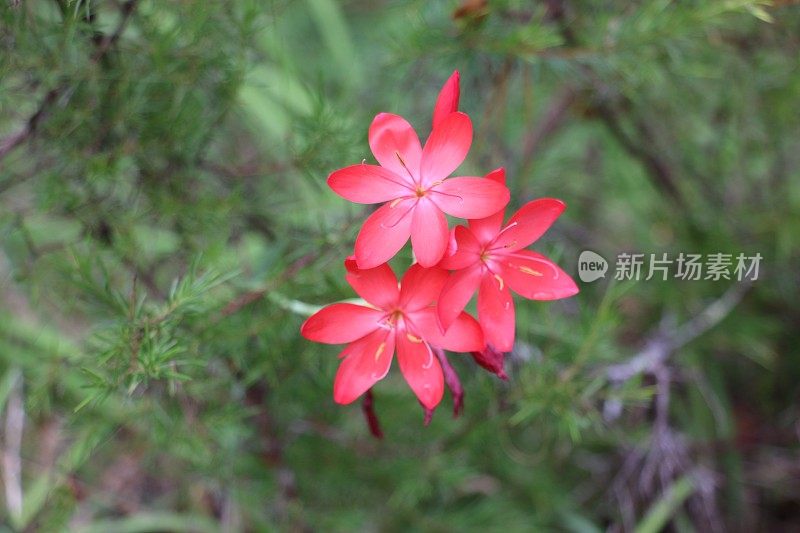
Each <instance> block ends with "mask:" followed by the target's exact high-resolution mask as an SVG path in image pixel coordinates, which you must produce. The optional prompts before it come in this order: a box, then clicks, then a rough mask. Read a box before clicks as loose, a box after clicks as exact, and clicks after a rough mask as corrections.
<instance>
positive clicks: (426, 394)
mask: <svg viewBox="0 0 800 533" xmlns="http://www.w3.org/2000/svg"><path fill="white" fill-rule="evenodd" d="M397 361H398V363H400V371H401V372H402V373H403V377H404V378H406V382H408V385H409V387H411V390H412V391H414V394H416V395H417V398H418V399H419V401H420V403H421V404H422V405H423V406H425V407H426V408H428V409H433V408H434V407H436V406H437V405H438V404H439V402H440V401H441V400H442V395H443V394H444V375H443V374H442V367H441V365H440V364H439V360H438V359H437V358H436V356H435V355H434V354H433V351H432V350H431V347H430V346H428V343H426V342H425V341H423V340H422V339H420V338H419V337H417V336H416V335H414V334H413V333H409V332H406V331H404V330H399V331H398V332H397Z"/></svg>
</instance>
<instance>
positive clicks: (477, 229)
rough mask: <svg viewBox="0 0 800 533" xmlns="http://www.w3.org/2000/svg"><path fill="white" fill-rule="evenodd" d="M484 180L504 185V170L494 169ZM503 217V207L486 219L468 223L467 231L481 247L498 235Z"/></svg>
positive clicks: (473, 220)
mask: <svg viewBox="0 0 800 533" xmlns="http://www.w3.org/2000/svg"><path fill="white" fill-rule="evenodd" d="M484 179H487V180H492V181H495V182H497V183H499V184H500V185H505V184H506V169H504V168H503V167H500V168H498V169H495V170H493V171H491V172H489V173H488V174H486V176H484ZM504 216H505V207H504V208H503V209H501V210H499V211H498V212H497V213H495V214H493V215H489V216H488V217H486V218H476V219H472V220H470V221H469V229H471V230H472V233H473V234H474V235H475V237H476V238H477V239H478V242H480V243H481V244H483V245H486V244H489V243H490V242H492V240H494V238H495V237H497V234H498V233H500V228H501V227H502V225H503V217H504Z"/></svg>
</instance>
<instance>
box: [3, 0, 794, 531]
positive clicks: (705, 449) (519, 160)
mask: <svg viewBox="0 0 800 533" xmlns="http://www.w3.org/2000/svg"><path fill="white" fill-rule="evenodd" d="M796 4H797V2H792V1H785V0H784V1H776V2H762V1H750V0H725V1H721V0H697V1H692V2H675V1H672V2H671V1H668V0H646V1H640V2H628V1H622V0H617V1H606V2H599V1H596V2H589V1H559V0H546V1H539V2H525V1H521V0H489V1H488V2H487V1H482V0H464V1H458V2H457V1H444V0H443V1H433V2H427V1H421V0H420V1H408V2H399V1H397V2H391V1H374V2H373V1H370V2H368V1H366V0H343V1H335V0H298V1H291V2H290V1H288V0H284V1H280V0H273V1H270V0H264V1H256V0H230V1H226V2H201V1H198V0H181V1H174V2H156V1H154V0H141V1H137V0H127V1H122V0H113V1H111V0H109V1H93V0H50V1H48V0H2V2H0V437H2V438H1V439H0V444H1V445H2V447H1V449H0V455H2V457H0V459H1V461H0V466H2V487H0V489H2V490H1V491H0V493H1V494H0V520H2V526H0V530H1V531H45V532H49V531H63V530H70V531H82V532H89V531H91V532H144V531H201V532H205V531H343V532H349V531H409V530H410V531H549V530H556V531H574V532H581V533H583V532H586V533H588V532H595V531H612V532H616V531H637V532H643V533H646V532H656V531H662V530H666V531H679V532H684V531H685V532H690V531H701V532H705V531H770V532H775V531H797V530H798V528H800V481H799V480H800V444H799V442H798V439H799V438H800V421H798V406H799V405H800V403H798V399H799V398H798V383H799V382H800V358H798V324H800V305H798V303H797V297H798V291H797V288H798V277H799V276H798V272H799V271H800V254H799V253H798V232H800V179H798V178H800V120H798V118H800V98H798V97H799V96H800V59H799V58H800V34H799V33H798V31H797V29H798V28H800V6H798V5H796ZM455 69H458V70H459V71H460V72H461V82H462V83H461V85H462V98H461V109H462V110H463V111H465V112H467V113H469V114H470V116H471V117H472V119H473V122H474V124H475V140H474V143H473V148H472V151H471V153H470V156H469V158H468V160H467V161H466V162H465V164H464V165H462V167H461V169H460V170H459V173H460V174H464V175H469V174H478V175H482V174H484V173H486V172H488V171H489V170H491V169H493V168H495V167H497V166H501V165H502V166H505V167H506V168H507V169H508V175H509V186H510V188H511V190H512V205H511V206H510V209H515V208H516V207H518V206H519V205H521V204H523V203H525V202H527V201H529V200H531V199H533V198H537V197H542V196H552V197H556V198H561V199H563V200H564V201H565V202H566V203H567V205H568V209H567V211H566V213H565V214H564V215H563V216H562V217H561V219H560V220H559V221H558V222H557V223H556V225H555V226H554V227H553V228H552V229H551V230H550V231H549V232H548V233H547V235H546V236H545V237H544V238H543V239H542V240H541V241H540V242H539V243H537V244H536V245H535V249H536V250H538V251H540V252H542V253H545V254H547V255H549V256H550V257H552V258H553V259H555V260H556V261H558V262H559V264H561V265H562V266H563V267H564V269H565V270H566V271H567V272H569V273H570V274H573V275H574V274H576V270H577V257H578V254H579V253H580V252H581V251H582V250H585V249H590V250H594V251H596V252H598V253H600V254H601V255H603V256H605V257H606V258H608V259H609V260H610V261H611V262H612V265H611V271H610V272H609V275H607V277H606V278H605V279H604V280H599V281H596V282H594V283H591V284H584V283H581V284H580V286H581V293H580V294H579V295H578V296H576V297H574V298H572V299H569V300H565V301H560V302H552V303H546V302H532V301H524V300H517V309H518V312H517V337H518V344H517V346H516V347H515V350H514V352H513V353H511V354H510V355H509V356H508V358H507V363H506V369H507V372H508V374H509V376H510V379H509V381H508V382H503V381H500V380H498V379H497V378H496V377H495V376H493V375H490V374H488V373H486V372H484V371H483V370H481V369H479V368H477V367H476V365H475V364H474V363H473V362H472V360H471V359H470V358H469V356H467V355H453V356H452V357H451V362H452V363H453V364H454V366H455V367H456V370H457V371H458V372H459V374H460V376H461V379H462V382H463V384H464V388H465V391H466V411H465V413H464V414H463V415H462V416H461V417H459V418H456V419H454V418H452V416H451V412H450V409H451V399H450V398H449V396H446V398H445V400H444V401H443V403H442V405H441V406H440V408H439V410H438V412H437V413H436V415H435V416H434V418H433V421H432V423H431V424H430V426H429V427H427V428H426V427H423V425H422V410H421V409H420V407H419V405H418V403H417V402H416V400H415V399H414V398H413V395H412V393H411V392H410V390H409V389H408V388H407V386H406V385H405V383H404V382H403V380H402V378H401V377H400V375H399V372H398V371H397V368H396V366H395V368H394V369H393V371H392V372H391V373H390V376H389V378H388V379H386V380H384V381H382V382H380V383H379V385H378V386H377V387H376V388H375V408H376V411H377V413H378V416H379V417H380V419H381V422H382V425H383V430H384V432H385V435H386V436H385V438H384V439H383V440H381V441H378V440H375V439H373V438H372V437H371V436H370V435H369V431H368V429H367V427H366V424H365V421H364V418H363V415H362V412H361V408H360V405H359V404H358V403H356V404H353V405H351V406H345V407H343V406H338V405H335V404H334V403H333V400H332V383H333V376H334V374H335V370H336V366H337V358H336V354H337V353H338V348H337V347H331V346H323V345H319V344H313V343H310V342H307V341H305V340H303V339H302V338H301V337H300V336H299V333H298V328H299V326H300V324H301V323H302V321H303V319H304V317H305V316H307V314H308V313H309V310H313V308H314V306H317V305H323V304H326V303H329V302H332V301H336V300H339V299H344V298H351V297H353V296H354V295H353V293H352V291H351V290H350V289H349V287H348V286H347V285H346V284H345V283H344V279H343V274H344V269H343V266H342V260H343V258H344V257H345V256H346V255H347V254H349V253H350V252H351V250H352V245H353V242H354V239H355V235H356V233H357V230H358V227H359V225H360V223H361V221H362V220H363V218H364V217H365V215H366V214H368V213H369V210H370V207H369V206H357V205H353V204H350V203H349V202H346V201H344V200H342V199H341V198H339V197H338V196H336V195H335V194H333V193H332V192H331V191H330V190H329V189H328V188H327V186H326V184H325V179H326V177H327V175H328V173H329V172H331V171H332V170H334V169H337V168H340V167H343V166H346V165H349V164H353V163H356V162H358V161H361V160H362V159H364V158H366V159H367V160H370V161H371V155H370V153H369V148H368V145H367V138H366V137H367V135H366V134H367V128H368V125H369V123H370V121H371V119H372V117H373V116H374V114H376V113H377V112H381V111H391V112H394V113H399V114H401V115H403V116H405V117H407V118H408V119H409V120H410V121H411V122H412V124H414V125H415V127H416V128H417V130H418V132H419V133H420V135H421V137H423V139H424V138H425V136H426V135H427V133H428V131H429V128H430V113H431V111H432V108H433V103H434V101H435V98H436V94H437V92H438V90H439V88H440V86H441V84H442V83H443V82H444V81H445V80H446V79H447V77H448V76H449V75H450V74H451V72H452V71H453V70H455ZM622 252H628V253H630V252H637V253H648V254H649V253H656V254H661V253H668V254H670V255H671V256H672V257H675V256H676V255H677V254H678V253H680V252H684V253H701V254H710V253H717V252H720V253H731V254H738V253H740V252H744V253H746V254H748V255H754V254H756V253H760V254H761V255H762V257H763V259H762V264H761V269H760V275H759V279H758V280H756V281H754V282H753V283H749V284H748V283H738V282H737V281H736V280H735V279H733V280H730V281H726V280H720V281H710V280H709V281H680V280H674V279H669V280H667V281H660V280H658V279H651V280H649V281H643V280H640V281H638V282H636V281H623V282H617V281H614V280H613V276H612V275H611V273H612V272H613V267H614V265H613V262H614V258H615V257H616V255H617V254H619V253H622ZM405 253H406V255H405V256H403V257H400V258H398V260H397V261H398V265H399V266H400V268H401V269H402V268H404V266H405V265H406V264H407V263H408V261H409V259H410V258H409V256H408V252H407V250H406V252H405Z"/></svg>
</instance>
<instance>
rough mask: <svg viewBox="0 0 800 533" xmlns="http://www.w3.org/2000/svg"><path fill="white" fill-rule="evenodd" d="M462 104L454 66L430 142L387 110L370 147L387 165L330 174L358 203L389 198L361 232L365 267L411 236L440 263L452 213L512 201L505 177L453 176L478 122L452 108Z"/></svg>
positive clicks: (423, 259)
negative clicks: (424, 140)
mask: <svg viewBox="0 0 800 533" xmlns="http://www.w3.org/2000/svg"><path fill="white" fill-rule="evenodd" d="M457 106H458V73H454V74H453V76H451V78H450V80H448V82H447V83H446V84H445V86H444V87H443V89H442V92H441V93H440V95H439V98H438V100H437V104H436V107H435V110H434V126H433V131H432V132H431V134H430V136H429V137H428V140H427V142H426V143H425V146H424V147H422V145H421V144H420V141H419V137H417V134H416V132H415V131H414V129H413V128H412V127H411V125H410V124H409V123H408V122H407V121H406V120H405V119H404V118H403V117H400V116H398V115H393V114H390V113H380V114H378V115H377V116H376V117H375V119H374V120H373V121H372V125H371V126H370V128H369V146H370V148H371V150H372V153H373V155H374V156H375V159H376V160H377V161H378V163H379V165H367V164H364V163H362V164H359V165H353V166H349V167H345V168H342V169H339V170H337V171H335V172H333V173H331V175H330V176H329V177H328V185H329V186H330V188H331V189H333V190H334V192H336V194H338V195H340V196H342V197H343V198H345V199H347V200H350V201H351V202H356V203H363V204H375V203H384V202H385V203H384V205H383V206H381V207H380V208H379V209H377V210H376V211H375V212H374V213H372V215H370V217H369V218H367V220H366V221H365V222H364V225H363V226H362V228H361V231H360V232H359V234H358V237H356V245H355V257H356V261H357V263H358V266H359V268H362V269H366V268H373V267H376V266H378V265H380V264H383V263H385V262H387V261H388V260H390V259H391V258H392V257H394V255H395V254H396V253H397V252H398V250H400V248H402V247H403V245H404V244H405V243H406V242H407V241H408V238H409V237H411V246H412V248H413V250H414V255H415V257H416V259H417V261H418V262H419V264H420V265H422V266H423V267H432V266H434V265H436V264H437V263H438V262H439V261H440V260H441V259H442V257H443V256H444V254H445V251H446V250H447V244H448V238H449V232H448V229H447V219H446V217H445V213H447V214H448V215H452V216H455V217H459V218H483V217H487V216H489V215H491V214H492V213H495V212H497V211H498V210H500V209H502V208H503V207H505V205H506V204H507V203H508V200H509V192H508V189H507V188H506V186H505V184H502V183H499V182H496V181H492V180H486V179H483V178H480V177H453V178H449V179H448V177H449V176H450V174H451V173H452V172H453V171H454V170H455V169H456V168H458V166H459V165H461V163H462V162H463V161H464V159H465V158H466V156H467V152H468V151H469V148H470V145H471V144H472V122H471V121H470V119H469V117H468V116H467V115H466V114H464V113H460V112H457V111H452V110H454V109H456V108H457Z"/></svg>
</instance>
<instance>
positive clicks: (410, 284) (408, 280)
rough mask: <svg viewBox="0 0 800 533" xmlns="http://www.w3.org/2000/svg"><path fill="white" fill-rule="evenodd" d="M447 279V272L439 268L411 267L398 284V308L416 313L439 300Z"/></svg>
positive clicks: (417, 265)
mask: <svg viewBox="0 0 800 533" xmlns="http://www.w3.org/2000/svg"><path fill="white" fill-rule="evenodd" d="M447 277H448V276H447V271H446V270H442V269H441V268H437V267H432V268H424V267H423V266H422V265H420V264H415V265H411V267H410V268H409V269H408V271H407V272H406V273H405V275H404V276H403V280H402V281H401V283H400V307H401V308H402V309H403V310H404V311H416V310H417V309H421V308H423V307H427V306H429V305H430V304H431V303H432V302H434V301H436V299H437V298H439V293H441V292H442V287H443V286H444V283H445V282H446V281H447Z"/></svg>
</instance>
